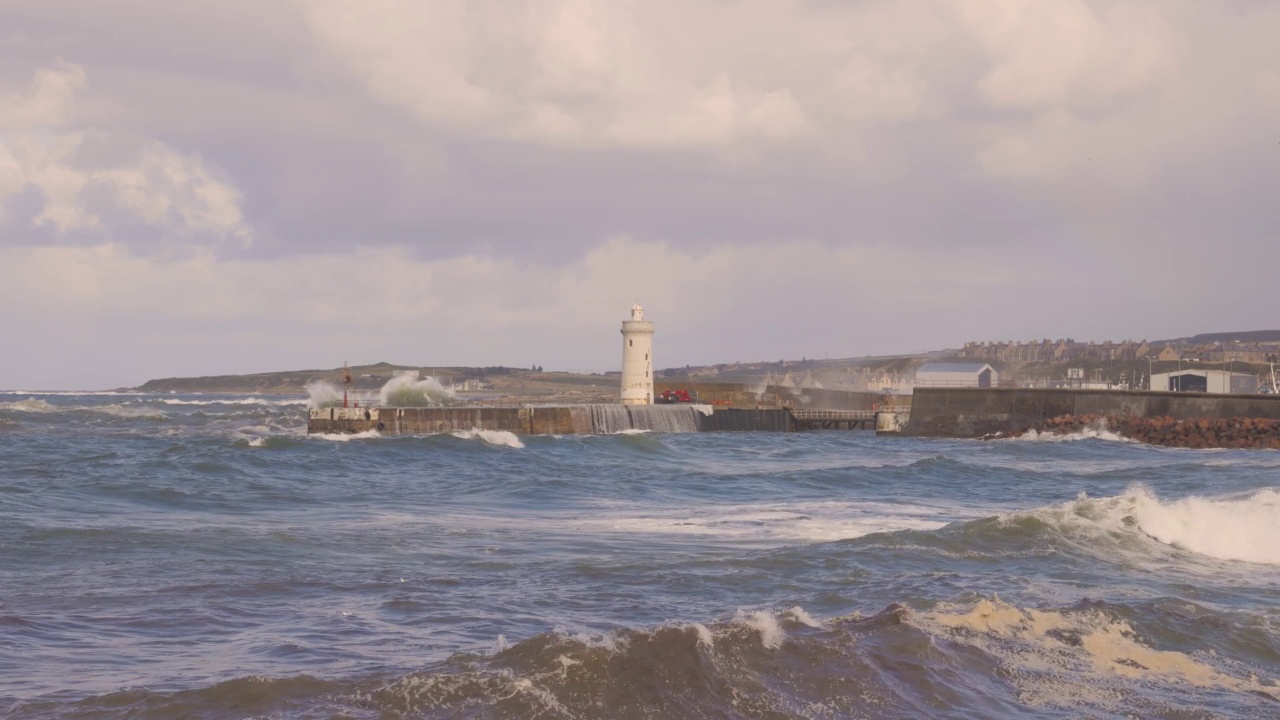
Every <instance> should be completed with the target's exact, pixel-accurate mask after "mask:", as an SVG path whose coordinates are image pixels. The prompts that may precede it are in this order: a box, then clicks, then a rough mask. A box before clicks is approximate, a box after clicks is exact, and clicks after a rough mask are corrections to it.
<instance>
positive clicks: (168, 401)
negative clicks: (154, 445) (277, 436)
mask: <svg viewBox="0 0 1280 720" xmlns="http://www.w3.org/2000/svg"><path fill="white" fill-rule="evenodd" d="M338 399H339V400H341V399H342V398H341V396H339V398H338ZM159 402H161V403H163V404H165V405H195V406H203V405H259V406H263V407H287V406H290V405H310V404H311V400H310V399H305V400H304V399H300V398H290V399H284V400H267V399H265V398H259V397H249V398H235V399H228V400H179V399H176V398H160V400H159Z"/></svg>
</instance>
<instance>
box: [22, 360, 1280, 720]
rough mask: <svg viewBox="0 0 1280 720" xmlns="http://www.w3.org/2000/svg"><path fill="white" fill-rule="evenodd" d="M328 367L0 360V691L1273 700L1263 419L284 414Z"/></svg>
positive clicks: (388, 704) (734, 708)
mask: <svg viewBox="0 0 1280 720" xmlns="http://www.w3.org/2000/svg"><path fill="white" fill-rule="evenodd" d="M428 385H429V384H428ZM428 385H411V384H406V385H405V387H403V388H400V390H401V391H402V392H404V393H408V392H421V393H426V394H427V395H430V393H432V392H436V391H435V388H434V387H430V386H428ZM328 392H329V390H327V389H323V388H322V389H319V390H316V389H313V392H312V396H311V397H310V398H308V397H274V396H235V397H221V396H209V395H201V396H175V395H163V396H160V395H136V394H133V395H131V394H74V393H59V394H52V393H50V394H41V393H23V392H11V393H5V394H3V397H0V548H3V552H0V712H5V713H7V715H9V716H12V717H24V718H26V717H32V718H46V717H47V718H55V717H77V718H135V717H141V718H152V717H154V718H168V717H202V718H223V717H225V718H241V717H280V718H293V717H297V718H311V717H352V718H397V717H476V718H490V717H492V718H527V717H553V718H595V717H601V718H615V717H636V718H640V717H706V718H738V717H743V718H778V717H803V718H845V717H867V718H902V717H919V718H935V717H974V718H978V717H981V718H1023V717H1062V718H1075V717H1117V718H1120V717H1125V718H1128V717H1188V718H1190V717H1195V718H1201V717H1203V718H1212V717H1275V716H1277V715H1280V700H1277V698H1280V684H1277V683H1278V681H1280V628H1278V627H1277V623H1278V622H1280V610H1278V609H1277V608H1280V590H1278V589H1277V588H1280V453H1277V452H1271V451H1194V450H1176V449H1164V448H1154V447H1149V446H1144V445H1140V444H1136V443H1129V442H1125V441H1123V440H1122V439H1120V438H1116V437H1113V436H1111V435H1110V434H1109V433H1106V432H1105V431H1101V432H1100V431H1090V432H1087V433H1082V434H1080V435H1079V436H1072V437H1069V438H1066V440H1067V441H1063V439H1062V438H1048V437H1040V438H1023V439H1018V440H1008V441H997V442H978V441H954V440H916V439H905V438H876V437H874V436H873V435H871V434H869V433H863V432H828V433H812V434H768V433H759V434H732V433H725V434H704V435H699V434H688V435H678V434H663V433H654V432H649V433H643V434H628V435H613V436H598V437H574V436H564V437H527V436H523V437H518V436H515V435H512V434H510V433H502V432H494V431H485V430H471V431H465V432H457V433H451V434H443V435H436V436H422V437H390V436H383V435H380V434H379V433H376V432H370V433H362V434H360V435H316V436H307V435H306V433H305V418H304V413H305V412H306V408H305V406H306V405H307V404H308V403H314V402H316V397H318V396H319V394H323V393H328ZM318 393H319V394H318ZM326 397H327V395H326Z"/></svg>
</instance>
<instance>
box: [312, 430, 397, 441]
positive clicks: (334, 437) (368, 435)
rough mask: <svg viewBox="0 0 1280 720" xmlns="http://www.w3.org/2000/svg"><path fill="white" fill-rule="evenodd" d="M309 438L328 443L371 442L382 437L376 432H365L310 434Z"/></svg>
mask: <svg viewBox="0 0 1280 720" xmlns="http://www.w3.org/2000/svg"><path fill="white" fill-rule="evenodd" d="M307 437H309V438H315V439H317V440H328V441H330V442H351V441H352V440H373V439H376V438H380V437H382V433H380V432H378V431H377V430H365V431H364V432H358V433H311V434H310V435H307Z"/></svg>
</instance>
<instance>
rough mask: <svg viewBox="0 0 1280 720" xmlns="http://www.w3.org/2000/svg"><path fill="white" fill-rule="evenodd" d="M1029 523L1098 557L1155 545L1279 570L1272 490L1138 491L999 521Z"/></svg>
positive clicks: (1279, 509)
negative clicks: (1173, 494) (1163, 494)
mask: <svg viewBox="0 0 1280 720" xmlns="http://www.w3.org/2000/svg"><path fill="white" fill-rule="evenodd" d="M1026 517H1035V518H1037V519H1039V520H1041V521H1043V522H1046V523H1048V524H1050V525H1052V526H1054V527H1056V528H1058V529H1059V530H1061V531H1063V533H1064V538H1066V539H1068V540H1070V541H1073V542H1075V543H1076V544H1077V545H1078V546H1079V547H1080V548H1081V549H1083V550H1086V551H1089V552H1093V553H1095V554H1100V555H1109V556H1112V557H1114V555H1113V553H1114V552H1116V551H1119V552H1124V551H1126V550H1128V551H1139V552H1149V550H1148V551H1142V550H1141V548H1140V547H1139V545H1140V544H1141V543H1149V542H1150V541H1151V540H1155V541H1157V542H1160V543H1162V544H1164V545H1168V546H1171V547H1174V548H1177V549H1179V550H1184V551H1188V552H1193V553H1196V554H1198V555H1202V556H1204V557H1208V558H1213V559H1216V560H1243V561H1246V562H1254V563H1262V564H1269V565H1280V492H1278V491H1277V490H1276V489H1273V488H1266V489H1262V490H1259V491H1256V492H1254V493H1252V494H1250V495H1247V496H1232V497H1220V498H1204V497H1188V498H1183V499H1180V500H1169V501H1164V500H1161V499H1160V498H1159V497H1157V496H1156V495H1155V493H1153V492H1152V491H1151V490H1150V489H1148V488H1147V487H1145V486H1143V485H1135V486H1133V487H1131V488H1130V489H1128V490H1127V491H1126V492H1124V493H1123V494H1121V495H1117V496H1113V497H1097V498H1091V497H1089V496H1088V495H1087V494H1085V493H1081V494H1080V495H1079V496H1078V497H1077V498H1076V499H1075V500H1071V501H1069V502H1066V503H1063V504H1061V505H1054V506H1050V507H1044V508H1038V509H1035V510H1030V511H1026V512H1017V513H1010V514H1008V515H1004V516H1001V518H1000V519H1001V520H1002V521H1006V522H1009V521H1017V520H1019V519H1020V518H1026ZM1117 538H1118V539H1120V540H1121V541H1122V542H1117ZM1139 540H1141V543H1140V542H1138V541H1139Z"/></svg>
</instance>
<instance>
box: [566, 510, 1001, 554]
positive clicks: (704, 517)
mask: <svg viewBox="0 0 1280 720" xmlns="http://www.w3.org/2000/svg"><path fill="white" fill-rule="evenodd" d="M989 514H990V513H989V511H985V510H974V509H965V508H954V507H933V506H924V505H908V504H896V503H879V502H844V501H822V502H789V503H760V504H754V503H752V504H739V505H719V506H704V507H699V508H689V507H684V506H681V507H672V508H646V509H645V510H643V511H640V512H637V510H634V509H630V508H627V507H618V508H605V509H602V511H601V512H599V513H594V514H593V515H592V516H591V517H590V518H587V519H583V520H580V521H578V522H576V523H575V525H576V526H578V527H580V528H583V529H584V530H587V531H590V532H620V533H636V534H660V535H697V536H703V537H707V538H714V539H717V540H728V541H734V542H747V543H766V544H770V545H777V544H785V543H793V542H802V543H813V542H832V541H836V540H848V539H851V538H858V537H862V536H864V535H869V534H871V533H877V532H896V531H900V530H936V529H938V528H940V527H943V526H944V525H946V524H948V523H950V522H953V521H955V520H958V519H966V518H977V517H983V516H986V515H989Z"/></svg>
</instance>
